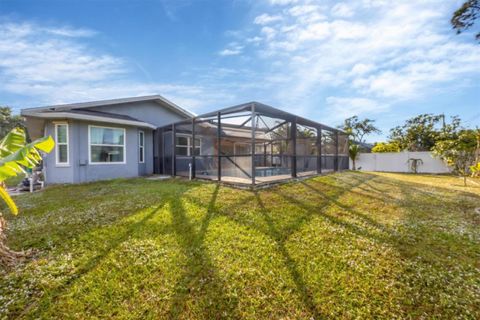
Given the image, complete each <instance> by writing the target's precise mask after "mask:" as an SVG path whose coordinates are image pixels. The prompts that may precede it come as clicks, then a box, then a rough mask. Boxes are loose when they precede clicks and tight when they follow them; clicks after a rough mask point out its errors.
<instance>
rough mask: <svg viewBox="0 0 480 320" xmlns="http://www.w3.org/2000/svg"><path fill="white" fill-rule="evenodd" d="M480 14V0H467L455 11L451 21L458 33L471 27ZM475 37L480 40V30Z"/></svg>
mask: <svg viewBox="0 0 480 320" xmlns="http://www.w3.org/2000/svg"><path fill="white" fill-rule="evenodd" d="M479 16H480V0H467V1H465V2H464V3H463V4H462V6H461V7H460V8H459V9H458V10H456V11H455V12H454V13H453V16H452V19H451V21H450V22H451V23H452V26H453V28H454V29H455V30H456V31H457V33H462V32H463V31H466V30H468V29H470V28H471V27H472V26H473V25H474V24H475V20H477V19H478V17H479ZM475 38H476V39H477V40H479V41H480V32H479V33H477V34H476V36H475Z"/></svg>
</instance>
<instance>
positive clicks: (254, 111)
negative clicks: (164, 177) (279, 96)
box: [159, 102, 348, 185]
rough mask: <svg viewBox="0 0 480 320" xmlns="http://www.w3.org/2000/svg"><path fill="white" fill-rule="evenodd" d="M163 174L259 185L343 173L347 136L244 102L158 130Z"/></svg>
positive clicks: (345, 167)
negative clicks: (335, 172) (333, 172)
mask: <svg viewBox="0 0 480 320" xmlns="http://www.w3.org/2000/svg"><path fill="white" fill-rule="evenodd" d="M159 132H160V134H161V135H162V137H161V138H160V139H159V143H160V144H161V146H160V148H159V150H162V151H163V152H162V154H161V156H160V162H161V164H160V166H161V168H162V169H163V170H162V171H163V173H165V174H171V175H174V176H176V175H179V176H188V177H190V178H203V179H210V180H218V181H223V182H226V183H232V184H239V185H263V184H270V183H274V182H278V181H281V180H288V179H291V178H297V177H302V176H309V175H315V174H321V173H324V172H329V171H338V170H343V169H348V136H347V134H346V133H345V132H343V131H341V130H338V129H335V128H332V127H329V126H326V125H324V124H321V123H318V122H315V121H312V120H309V119H306V118H303V117H300V116H297V115H294V114H291V113H289V112H285V111H282V110H279V109H276V108H273V107H271V106H268V105H265V104H262V103H259V102H249V103H244V104H240V105H236V106H232V107H229V108H224V109H221V110H218V111H214V112H209V113H205V114H202V115H199V116H196V117H194V118H192V119H188V120H183V121H180V122H177V123H174V124H171V125H168V126H165V127H162V128H159Z"/></svg>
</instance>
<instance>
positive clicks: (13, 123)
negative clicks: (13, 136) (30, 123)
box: [0, 107, 25, 139]
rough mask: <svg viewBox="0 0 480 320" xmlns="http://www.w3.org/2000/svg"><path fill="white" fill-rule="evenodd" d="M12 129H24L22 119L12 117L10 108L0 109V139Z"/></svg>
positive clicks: (17, 116)
mask: <svg viewBox="0 0 480 320" xmlns="http://www.w3.org/2000/svg"><path fill="white" fill-rule="evenodd" d="M13 128H25V124H24V121H23V118H22V117H21V116H19V115H16V116H14V115H12V109H11V108H10V107H0V139H2V138H3V137H5V135H6V134H7V133H8V132H10V130H12V129H13Z"/></svg>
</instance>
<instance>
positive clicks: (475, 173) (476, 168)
mask: <svg viewBox="0 0 480 320" xmlns="http://www.w3.org/2000/svg"><path fill="white" fill-rule="evenodd" d="M470 171H471V172H472V177H480V162H477V163H476V164H475V165H473V166H471V167H470Z"/></svg>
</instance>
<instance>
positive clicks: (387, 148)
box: [372, 142, 401, 153]
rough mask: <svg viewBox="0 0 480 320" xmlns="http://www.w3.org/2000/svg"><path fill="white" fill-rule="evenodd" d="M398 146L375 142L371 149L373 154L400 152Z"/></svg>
mask: <svg viewBox="0 0 480 320" xmlns="http://www.w3.org/2000/svg"><path fill="white" fill-rule="evenodd" d="M400 151H401V150H400V146H399V145H398V143H396V142H377V143H376V144H375V146H373V148H372V152H374V153H383V152H400Z"/></svg>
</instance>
